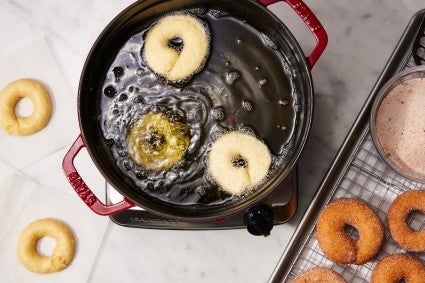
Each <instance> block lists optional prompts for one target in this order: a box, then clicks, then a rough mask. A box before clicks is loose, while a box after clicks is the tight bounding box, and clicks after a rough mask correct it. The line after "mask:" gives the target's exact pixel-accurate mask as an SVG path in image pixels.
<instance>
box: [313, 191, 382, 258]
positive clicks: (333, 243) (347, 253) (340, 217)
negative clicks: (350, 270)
mask: <svg viewBox="0 0 425 283" xmlns="http://www.w3.org/2000/svg"><path fill="white" fill-rule="evenodd" d="M350 226H351V227H354V228H355V229H356V230H357V231H358V233H359V238H358V239H352V238H351V237H350V236H349V235H348V234H347V233H346V232H345V230H344V229H346V228H347V227H350ZM316 233H317V240H318V242H319V246H320V247H321V249H322V250H323V253H324V254H325V255H326V256H327V257H328V258H329V259H330V260H332V261H334V262H336V263H339V264H349V263H354V264H358V265H360V264H363V263H366V262H368V261H369V260H370V259H371V258H372V257H374V256H375V255H376V254H377V253H378V251H379V249H380V248H381V245H382V243H383V241H384V226H383V224H382V221H381V219H380V218H379V216H378V215H377V214H376V213H375V212H374V211H373V210H372V208H370V207H369V206H368V205H367V204H366V203H364V202H363V201H360V200H356V199H351V198H340V199H337V200H335V201H333V202H331V203H330V204H329V205H328V206H326V207H325V208H324V210H323V211H322V212H321V213H320V215H319V218H318V220H317V227H316Z"/></svg>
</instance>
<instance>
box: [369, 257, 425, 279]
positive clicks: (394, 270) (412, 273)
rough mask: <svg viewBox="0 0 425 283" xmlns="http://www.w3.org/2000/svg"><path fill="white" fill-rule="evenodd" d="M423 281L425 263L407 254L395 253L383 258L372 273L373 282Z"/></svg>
mask: <svg viewBox="0 0 425 283" xmlns="http://www.w3.org/2000/svg"><path fill="white" fill-rule="evenodd" d="M401 280H404V281H403V282H406V283H423V282H425V265H424V264H423V263H422V262H421V261H420V260H418V259H416V258H414V257H413V256H410V255H407V254H393V255H388V256H386V257H384V258H382V259H381V260H380V261H379V262H378V263H377V264H376V266H375V268H374V269H373V271H372V275H371V281H370V282H371V283H387V282H388V283H395V282H400V281H401Z"/></svg>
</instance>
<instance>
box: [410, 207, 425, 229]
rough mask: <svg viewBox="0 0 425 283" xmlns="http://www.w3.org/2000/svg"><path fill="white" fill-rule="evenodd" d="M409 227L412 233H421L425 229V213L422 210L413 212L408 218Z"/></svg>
mask: <svg viewBox="0 0 425 283" xmlns="http://www.w3.org/2000/svg"><path fill="white" fill-rule="evenodd" d="M406 223H407V226H408V227H409V228H410V229H412V231H415V232H420V231H422V230H424V229H425V213H424V212H423V211H420V210H412V211H411V212H410V213H409V214H408V215H407V217H406Z"/></svg>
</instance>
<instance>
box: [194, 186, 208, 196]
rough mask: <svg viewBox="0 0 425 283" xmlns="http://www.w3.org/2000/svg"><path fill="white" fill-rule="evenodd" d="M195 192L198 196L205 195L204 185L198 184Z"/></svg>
mask: <svg viewBox="0 0 425 283" xmlns="http://www.w3.org/2000/svg"><path fill="white" fill-rule="evenodd" d="M196 193H198V194H199V195H200V196H203V195H205V193H206V191H205V187H203V186H200V187H198V188H197V189H196Z"/></svg>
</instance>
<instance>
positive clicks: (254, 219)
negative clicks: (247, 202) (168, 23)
mask: <svg viewBox="0 0 425 283" xmlns="http://www.w3.org/2000/svg"><path fill="white" fill-rule="evenodd" d="M243 221H244V223H245V225H246V228H247V229H248V232H249V233H251V234H252V235H255V236H261V235H263V236H265V237H267V236H268V235H270V231H271V230H272V229H273V211H272V209H271V208H270V207H269V206H267V205H264V204H259V205H256V206H253V207H251V208H250V209H248V211H247V212H246V213H245V214H244V216H243Z"/></svg>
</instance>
